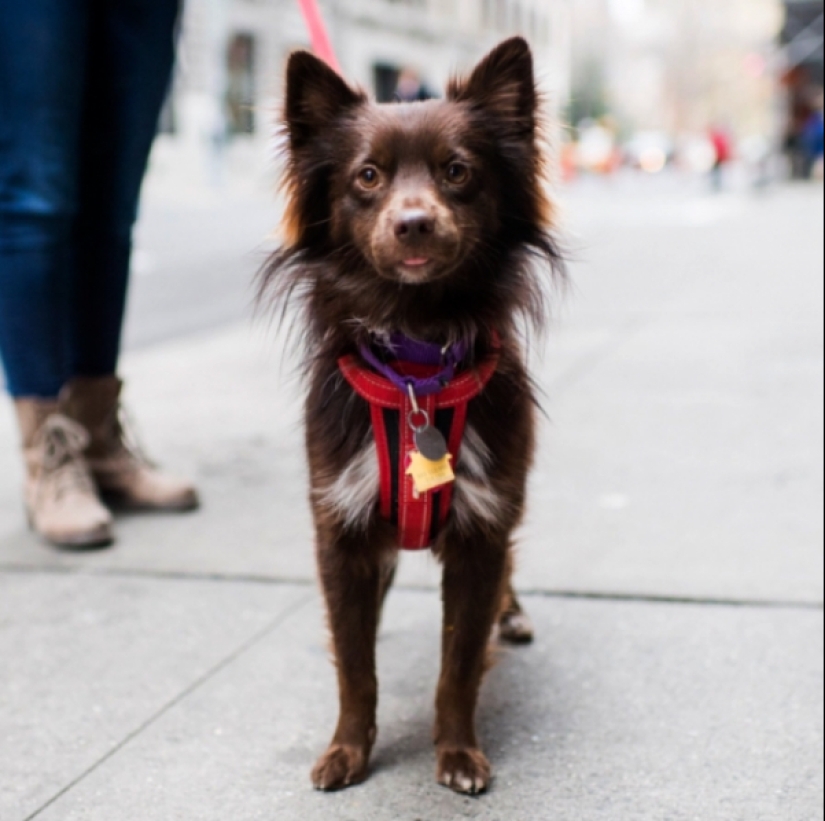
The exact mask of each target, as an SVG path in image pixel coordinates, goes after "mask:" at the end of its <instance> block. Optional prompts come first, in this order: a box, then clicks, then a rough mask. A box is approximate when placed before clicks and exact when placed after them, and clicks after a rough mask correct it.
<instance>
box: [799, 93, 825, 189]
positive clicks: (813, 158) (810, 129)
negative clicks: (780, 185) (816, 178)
mask: <svg viewBox="0 0 825 821" xmlns="http://www.w3.org/2000/svg"><path fill="white" fill-rule="evenodd" d="M801 143H802V149H803V152H804V156H805V161H804V167H803V177H804V179H806V180H809V179H811V177H813V175H814V170H815V169H816V167H817V165H818V164H819V163H821V162H822V157H823V151H824V150H825V121H823V116H822V92H821V91H820V92H819V93H818V94H817V97H816V101H815V103H814V105H813V110H812V111H811V114H810V115H809V116H808V119H807V120H806V121H805V124H804V126H803V127H802V135H801Z"/></svg>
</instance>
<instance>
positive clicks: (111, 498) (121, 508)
mask: <svg viewBox="0 0 825 821" xmlns="http://www.w3.org/2000/svg"><path fill="white" fill-rule="evenodd" d="M100 498H101V500H102V501H103V502H104V504H105V505H106V507H108V508H109V509H110V510H113V511H117V512H118V513H157V514H164V513H192V512H193V511H195V510H198V509H199V508H200V506H201V503H200V499H198V498H195V499H191V500H187V501H185V502H178V503H174V504H169V505H152V504H148V503H145V502H144V503H141V502H131V501H129V499H128V498H124V497H123V496H121V495H119V494H117V493H107V492H106V491H101V492H100Z"/></svg>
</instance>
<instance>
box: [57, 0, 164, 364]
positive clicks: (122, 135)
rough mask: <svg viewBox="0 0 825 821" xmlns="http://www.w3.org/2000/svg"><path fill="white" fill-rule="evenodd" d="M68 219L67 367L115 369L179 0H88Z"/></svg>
mask: <svg viewBox="0 0 825 821" xmlns="http://www.w3.org/2000/svg"><path fill="white" fill-rule="evenodd" d="M92 7H93V11H94V13H93V15H92V23H91V30H90V34H89V40H90V47H89V61H90V62H89V72H88V74H87V82H86V96H85V111H84V119H83V129H82V134H83V136H82V145H81V172H80V208H79V213H78V219H77V222H76V225H75V237H74V247H75V272H74V299H73V305H74V327H73V332H72V339H73V344H72V353H73V360H72V371H73V373H72V375H73V376H81V377H88V376H92V377H96V376H108V375H112V374H114V373H115V370H116V367H117V359H118V354H119V349H120V335H121V326H122V324H123V314H124V306H125V300H126V289H127V284H128V275H129V258H130V254H131V247H132V228H133V225H134V222H135V219H136V216H137V204H138V196H139V193H140V186H141V182H142V180H143V175H144V172H145V170H146V163H147V160H148V157H149V150H150V148H151V146H152V140H153V139H154V136H155V132H156V129H157V123H158V117H159V115H160V110H161V107H162V105H163V100H164V97H165V95H166V91H167V89H168V87H169V81H170V77H171V73H172V66H173V62H174V38H175V28H176V22H177V18H178V12H179V0H92Z"/></svg>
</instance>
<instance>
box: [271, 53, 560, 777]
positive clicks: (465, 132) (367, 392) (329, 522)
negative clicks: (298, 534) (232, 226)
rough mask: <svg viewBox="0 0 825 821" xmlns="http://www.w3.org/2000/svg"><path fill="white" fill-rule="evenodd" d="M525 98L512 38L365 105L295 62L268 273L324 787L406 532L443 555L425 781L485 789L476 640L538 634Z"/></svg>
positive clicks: (542, 243) (336, 765) (534, 292)
mask: <svg viewBox="0 0 825 821" xmlns="http://www.w3.org/2000/svg"><path fill="white" fill-rule="evenodd" d="M537 109H538V99H537V92H536V87H535V81H534V77H533V64H532V56H531V54H530V50H529V47H528V45H527V43H526V42H524V40H521V39H513V40H509V41H507V42H505V43H503V44H502V45H500V46H499V47H498V48H497V49H495V50H494V51H493V52H492V53H491V54H490V55H489V56H488V57H487V58H486V59H484V60H483V61H482V62H481V63H480V65H479V66H478V67H477V68H476V69H475V71H474V72H473V73H472V75H471V76H470V77H469V78H468V79H467V80H464V81H460V80H456V81H453V82H452V83H451V84H450V86H449V88H448V90H447V96H446V99H445V100H443V101H430V102H423V103H412V104H392V105H375V104H373V103H371V102H369V101H368V100H367V98H366V96H365V95H364V94H362V93H360V92H357V91H355V90H353V89H351V88H350V87H349V86H348V85H347V84H346V83H345V82H344V81H343V80H342V79H341V78H340V77H339V76H338V75H337V74H335V73H334V72H333V71H332V70H330V69H329V68H328V67H327V66H326V65H325V64H324V63H322V62H321V61H319V60H318V59H316V58H315V57H313V56H312V55H310V54H307V53H297V54H294V55H293V56H292V58H291V59H290V61H289V67H288V72H287V97H286V132H287V136H288V146H289V148H288V157H287V159H288V163H287V177H286V182H287V195H288V205H287V211H286V216H285V229H286V233H287V241H286V244H285V246H284V247H283V248H282V249H281V250H280V251H279V252H277V253H276V254H275V256H274V257H273V258H272V259H271V260H270V261H269V263H268V264H267V266H266V268H265V271H264V283H263V287H264V288H271V289H272V291H273V294H274V297H275V299H276V300H277V299H279V298H280V299H282V300H284V301H286V300H288V299H289V297H290V296H292V295H294V294H295V293H296V292H297V293H298V294H299V295H300V296H301V298H302V305H303V307H304V309H305V314H304V321H303V323H302V324H301V325H300V327H301V329H302V331H303V333H304V342H305V345H306V352H307V359H306V367H307V371H308V382H309V390H308V396H307V400H306V440H307V449H308V456H309V464H310V474H311V483H312V492H311V500H312V509H313V514H314V520H315V527H316V533H317V546H316V549H317V558H318V567H319V573H320V578H321V582H322V586H323V590H324V594H325V597H326V603H327V608H328V615H329V625H330V629H331V632H332V639H333V647H334V652H335V659H336V663H337V670H338V683H339V691H340V718H339V721H338V726H337V729H336V730H335V734H334V736H333V740H332V744H331V746H330V747H329V749H328V750H327V752H326V753H325V754H324V755H323V756H322V757H321V759H320V760H319V761H318V763H317V765H316V766H315V768H314V770H313V773H312V780H313V783H314V785H315V786H316V787H317V788H319V789H323V790H334V789H339V788H342V787H346V786H349V785H351V784H356V783H358V782H360V781H362V780H363V779H364V778H365V777H366V774H367V769H368V760H369V756H370V752H371V750H372V746H373V744H374V742H375V737H376V723H375V712H376V702H377V693H378V685H377V680H376V672H375V642H376V632H377V628H378V622H379V617H380V611H381V605H382V602H383V599H384V596H385V595H386V592H387V589H388V587H389V584H390V582H391V580H392V576H393V573H394V570H395V563H396V560H397V555H398V548H399V545H402V546H405V547H417V548H421V547H425V546H431V547H432V549H433V551H434V552H435V554H436V555H437V556H438V557H439V559H440V560H441V562H442V563H443V567H444V576H443V598H444V628H443V648H442V654H443V666H442V672H441V678H440V682H439V685H438V695H437V701H436V709H437V718H436V725H435V742H436V745H437V757H438V780H439V781H440V782H441V783H442V784H445V785H446V786H448V787H451V788H453V789H454V790H456V791H458V792H463V793H478V792H481V791H483V790H484V789H486V787H487V785H488V783H489V779H490V766H489V764H488V762H487V759H486V758H485V756H484V754H483V753H482V751H481V750H480V749H479V745H478V741H477V739H476V733H475V727H474V714H475V708H476V702H477V697H478V691H479V686H480V683H481V678H482V675H483V672H484V669H485V661H486V648H487V646H488V643H489V641H490V637H491V632H492V630H493V628H494V627H495V626H496V624H498V625H499V628H500V633H501V635H502V637H503V638H504V639H507V640H511V641H529V640H530V639H531V637H532V634H531V628H530V625H529V622H528V621H527V619H526V617H525V616H524V615H523V614H522V612H521V609H520V607H519V604H518V601H517V599H516V597H515V595H514V594H513V592H512V588H511V586H510V569H511V558H510V556H511V534H512V532H513V529H514V528H515V526H516V525H517V524H518V523H519V521H520V519H521V516H522V510H523V507H524V496H525V483H526V478H527V473H528V470H529V467H530V463H531V459H532V453H533V415H534V406H535V401H534V394H533V390H532V387H531V383H530V379H529V377H528V375H527V373H526V370H525V366H524V363H523V355H522V344H521V336H520V330H519V329H520V328H523V327H524V326H525V322H524V320H525V319H526V320H527V321H528V324H529V323H530V322H532V323H533V324H538V325H541V323H542V322H543V320H544V317H545V301H544V294H545V289H544V285H546V284H547V282H548V281H549V280H550V277H549V276H541V275H540V274H539V271H538V269H539V268H542V267H543V268H544V269H545V271H546V272H549V271H551V270H552V269H559V268H560V264H559V256H558V254H557V252H556V247H555V245H554V243H553V241H552V238H551V236H550V234H549V232H548V231H549V227H550V225H549V223H550V209H549V205H548V202H547V200H546V198H545V195H544V188H543V185H542V170H543V169H542V158H541V152H540V150H539V134H538V125H537V116H538V115H537ZM542 262H543V263H544V264H543V265H541V263H542ZM284 304H285V303H284ZM433 357H434V358H433ZM453 468H454V471H453Z"/></svg>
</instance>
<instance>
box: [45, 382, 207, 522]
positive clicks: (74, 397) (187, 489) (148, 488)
mask: <svg viewBox="0 0 825 821" xmlns="http://www.w3.org/2000/svg"><path fill="white" fill-rule="evenodd" d="M121 387H122V383H121V381H120V380H119V379H118V378H117V377H114V376H109V377H96V378H88V377H84V378H78V379H73V380H72V381H71V382H69V383H68V384H67V385H66V387H65V388H64V389H63V391H62V392H61V394H60V400H59V401H60V409H61V412H62V413H64V414H66V416H68V417H69V418H71V419H73V420H75V421H76V422H78V423H79V424H81V425H82V426H83V427H84V428H86V430H87V431H89V435H90V437H91V442H90V444H89V447H88V449H87V450H86V461H87V463H88V465H89V468H90V470H91V473H92V477H93V478H94V481H95V483H96V484H97V488H98V490H99V491H100V493H101V495H102V496H103V498H105V499H106V500H107V501H110V502H111V503H112V504H115V505H117V506H118V507H124V508H128V509H132V510H146V511H151V510H158V511H185V510H193V509H194V508H196V507H197V506H198V495H197V492H196V491H195V488H194V487H193V486H192V484H191V483H190V482H187V481H185V480H183V479H178V478H175V477H173V476H170V475H169V474H167V473H164V472H162V471H160V470H158V468H157V467H156V466H155V465H153V464H152V463H151V462H150V461H149V460H148V459H147V458H146V457H145V456H144V454H143V453H142V452H141V449H140V448H139V447H138V446H137V445H136V444H135V443H133V442H131V441H130V440H129V437H128V436H127V432H126V430H124V426H123V423H122V421H121V413H120V391H121Z"/></svg>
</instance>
